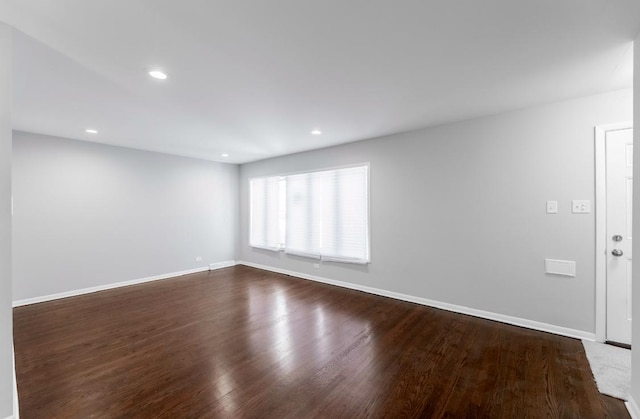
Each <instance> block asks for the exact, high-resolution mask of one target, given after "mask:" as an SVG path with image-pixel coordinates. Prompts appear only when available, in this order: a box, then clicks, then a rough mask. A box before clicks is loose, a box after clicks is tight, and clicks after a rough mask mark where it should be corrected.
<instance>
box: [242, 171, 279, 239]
mask: <svg viewBox="0 0 640 419" xmlns="http://www.w3.org/2000/svg"><path fill="white" fill-rule="evenodd" d="M279 184H280V179H279V178H278V177H266V178H257V179H251V181H250V182H249V189H250V192H249V194H250V198H249V199H250V200H251V205H250V216H249V218H250V220H249V224H250V227H249V230H250V237H249V243H250V244H251V246H253V247H261V248H265V249H273V250H277V249H279V248H281V247H282V242H283V241H284V240H283V237H282V234H281V232H283V231H282V230H281V229H280V222H281V214H280V185H279ZM283 221H284V220H283Z"/></svg>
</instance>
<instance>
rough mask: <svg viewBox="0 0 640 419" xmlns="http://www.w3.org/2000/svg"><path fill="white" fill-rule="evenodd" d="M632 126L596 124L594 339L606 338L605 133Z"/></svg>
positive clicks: (627, 124)
mask: <svg viewBox="0 0 640 419" xmlns="http://www.w3.org/2000/svg"><path fill="white" fill-rule="evenodd" d="M624 129H633V122H631V121H629V122H620V123H617V124H607V125H598V126H596V127H595V165H596V167H595V174H596V185H595V186H596V190H595V194H596V195H595V198H596V205H595V212H596V258H595V265H596V266H595V269H596V290H595V291H596V341H597V342H604V341H605V340H606V339H607V176H606V173H607V172H606V168H607V156H606V148H605V141H606V138H607V133H608V132H611V131H620V130H624Z"/></svg>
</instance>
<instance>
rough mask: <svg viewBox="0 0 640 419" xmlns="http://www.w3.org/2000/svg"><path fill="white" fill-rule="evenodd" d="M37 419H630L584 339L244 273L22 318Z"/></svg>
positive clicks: (195, 278)
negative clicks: (599, 385) (594, 366)
mask: <svg viewBox="0 0 640 419" xmlns="http://www.w3.org/2000/svg"><path fill="white" fill-rule="evenodd" d="M14 323H15V325H14V327H15V332H14V333H15V349H16V363H17V365H16V368H17V378H18V391H19V394H20V414H21V417H22V418H23V419H30V418H90V417H96V418H183V417H184V418H216V417H220V418H308V417H311V418H313V417H323V418H367V417H371V418H382V417H388V418H405V417H406V418H409V417H411V418H414V417H415V418H417V417H420V418H443V417H444V418H509V419H513V418H556V417H557V418H605V417H611V418H626V417H629V416H628V414H627V411H626V409H625V407H624V404H623V402H622V401H620V400H617V399H613V398H610V397H606V396H602V395H600V394H599V393H598V391H597V389H596V386H595V384H594V382H593V377H592V375H591V371H590V369H589V366H588V362H587V360H586V357H585V354H584V351H583V348H582V344H581V343H580V341H578V340H574V339H569V338H564V337H560V336H555V335H552V334H547V333H542V332H536V331H532V330H527V329H522V328H518V327H514V326H509V325H505V324H501V323H497V322H492V321H488V320H482V319H477V318H474V317H469V316H465V315H460V314H455V313H450V312H447V311H442V310H437V309H432V308H428V307H423V306H420V305H416V304H411V303H406V302H401V301H396V300H393V299H389V298H384V297H378V296H374V295H369V294H365V293H361V292H357V291H351V290H345V289H341V288H337V287H332V286H328V285H323V284H319V283H314V282H311V281H305V280H301V279H297V278H292V277H289V276H285V275H278V274H273V273H269V272H265V271H261V270H257V269H253V268H248V267H244V266H237V267H234V268H227V269H222V270H218V271H212V272H206V273H202V274H194V275H188V276H183V277H179V278H175V279H169V280H164V281H157V282H153V283H148V284H142V285H136V286H130V287H126V288H120V289H116V290H111V291H104V292H100V293H95V294H89V295H84V296H80V297H74V298H68V299H63V300H57V301H52V302H47V303H42V304H35V305H31V306H25V307H19V308H16V309H15V310H14Z"/></svg>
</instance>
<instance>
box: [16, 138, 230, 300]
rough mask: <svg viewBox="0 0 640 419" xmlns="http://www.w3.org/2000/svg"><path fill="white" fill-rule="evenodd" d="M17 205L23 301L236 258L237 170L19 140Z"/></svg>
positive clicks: (71, 143)
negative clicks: (197, 259) (198, 258)
mask: <svg viewBox="0 0 640 419" xmlns="http://www.w3.org/2000/svg"><path fill="white" fill-rule="evenodd" d="M13 197H14V219H13V231H14V235H13V262H14V283H13V285H14V286H13V299H14V300H22V299H27V298H35V297H40V296H46V295H51V294H57V293H62V292H67V291H73V290H78V289H83V288H90V287H97V286H101V285H105V284H112V283H117V282H123V281H129V280H135V279H140V278H146V277H151V276H156V275H162V274H167V273H172V272H181V271H185V270H190V269H196V268H200V267H207V266H208V265H209V264H211V263H218V262H222V261H227V260H233V259H234V256H235V249H236V243H235V240H236V237H237V223H238V215H237V214H238V209H237V202H238V166H236V165H231V164H222V163H214V162H209V161H204V160H197V159H191V158H185V157H177V156H170V155H166V154H160V153H153V152H147V151H139V150H132V149H127V148H122V147H113V146H107V145H102V144H95V143H88V142H82V141H75V140H69V139H64V138H56V137H50V136H42V135H36V134H30V133H24V132H14V148H13ZM196 257H201V258H202V261H196Z"/></svg>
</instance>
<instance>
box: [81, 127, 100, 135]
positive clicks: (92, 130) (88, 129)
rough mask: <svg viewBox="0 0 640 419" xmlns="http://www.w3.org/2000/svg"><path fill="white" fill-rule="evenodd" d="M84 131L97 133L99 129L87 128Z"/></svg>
mask: <svg viewBox="0 0 640 419" xmlns="http://www.w3.org/2000/svg"><path fill="white" fill-rule="evenodd" d="M84 132H86V133H87V134H97V133H98V130H95V129H91V128H87V129H86V130H84Z"/></svg>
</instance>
